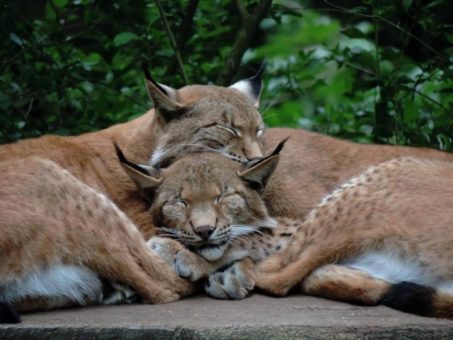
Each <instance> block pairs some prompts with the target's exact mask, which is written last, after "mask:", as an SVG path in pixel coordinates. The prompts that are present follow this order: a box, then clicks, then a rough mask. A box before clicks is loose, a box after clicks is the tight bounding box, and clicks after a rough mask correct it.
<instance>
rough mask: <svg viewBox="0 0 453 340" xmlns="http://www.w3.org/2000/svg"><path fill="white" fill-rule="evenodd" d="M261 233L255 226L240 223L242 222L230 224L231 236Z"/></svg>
mask: <svg viewBox="0 0 453 340" xmlns="http://www.w3.org/2000/svg"><path fill="white" fill-rule="evenodd" d="M255 233H257V234H262V232H261V231H260V230H259V229H258V228H257V227H255V226H250V225H242V224H232V225H231V236H232V237H237V236H240V235H248V234H255Z"/></svg>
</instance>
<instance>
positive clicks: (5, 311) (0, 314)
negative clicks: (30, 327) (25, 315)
mask: <svg viewBox="0 0 453 340" xmlns="http://www.w3.org/2000/svg"><path fill="white" fill-rule="evenodd" d="M21 321H22V320H21V319H20V315H19V313H18V312H17V311H16V309H15V308H14V307H13V306H12V305H11V304H10V303H8V302H0V324H5V323H19V322H21Z"/></svg>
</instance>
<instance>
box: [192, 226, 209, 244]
mask: <svg viewBox="0 0 453 340" xmlns="http://www.w3.org/2000/svg"><path fill="white" fill-rule="evenodd" d="M213 232H214V227H213V226H212V225H201V226H199V227H198V228H197V229H196V230H195V233H196V234H197V235H198V236H200V237H201V238H202V239H203V240H204V241H207V240H208V239H209V237H210V236H211V235H212V233H213Z"/></svg>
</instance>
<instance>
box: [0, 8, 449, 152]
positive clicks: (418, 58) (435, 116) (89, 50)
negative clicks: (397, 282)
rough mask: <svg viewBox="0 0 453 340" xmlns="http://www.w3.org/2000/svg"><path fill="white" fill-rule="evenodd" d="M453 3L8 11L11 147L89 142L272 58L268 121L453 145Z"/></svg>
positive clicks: (361, 137) (1, 12) (1, 83)
mask: <svg viewBox="0 0 453 340" xmlns="http://www.w3.org/2000/svg"><path fill="white" fill-rule="evenodd" d="M451 18H453V1H450V0H434V1H422V0H401V1H392V0H344V1H321V0H318V1H314V0H313V1H309V0H300V1H290V0H287V1H284V0H281V1H279V0H274V1H272V0H249V1H245V0H244V1H241V0H236V1H234V0H209V1H208V0H171V1H170V0H131V1H126V0H113V1H101V0H34V1H28V0H14V1H12V0H11V1H3V2H0V38H1V41H2V47H1V50H0V53H1V58H0V142H10V141H14V140H17V139H19V138H25V137H34V136H38V135H41V134H44V133H56V134H63V135H67V134H78V133H81V132H85V131H93V130H98V129H101V128H104V127H107V126H109V125H112V124H114V123H117V122H122V121H126V120H129V119H132V118H134V117H137V116H138V115H140V114H142V113H143V112H145V111H146V110H147V109H148V108H149V106H150V103H149V100H148V99H147V96H146V93H145V89H144V86H143V74H142V70H141V64H142V63H143V62H146V63H147V64H148V65H149V67H150V69H151V71H152V74H153V77H154V78H155V79H156V80H157V81H159V82H161V83H164V84H166V85H169V86H173V87H181V86H183V85H185V84H187V83H201V84H207V83H214V84H219V85H228V84H230V83H232V82H233V81H234V80H237V79H239V78H242V77H247V76H250V75H252V74H253V73H254V71H256V69H257V68H258V67H259V65H260V64H261V62H262V61H263V60H266V61H267V70H266V73H265V89H264V93H263V97H262V106H261V111H262V112H263V115H264V116H265V120H266V122H267V124H268V125H269V126H290V127H303V128H307V129H310V130H314V131H320V132H322V133H327V134H330V135H334V136H338V137H341V138H346V139H351V140H355V141H360V142H375V143H391V144H405V145H416V146H431V147H435V148H439V149H443V150H450V151H451V150H453V22H452V21H451Z"/></svg>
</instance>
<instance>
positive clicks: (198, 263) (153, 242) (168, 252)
mask: <svg viewBox="0 0 453 340" xmlns="http://www.w3.org/2000/svg"><path fill="white" fill-rule="evenodd" d="M147 244H148V246H149V247H150V248H151V249H152V250H153V251H154V252H156V253H157V254H158V255H159V256H160V257H161V258H162V259H163V260H164V261H165V262H167V263H168V264H169V265H170V266H171V267H172V268H173V269H174V270H175V272H176V273H177V274H178V275H179V276H181V277H184V278H187V279H189V280H190V281H198V280H199V279H200V278H202V277H203V276H206V275H207V274H208V273H207V267H208V264H207V263H206V261H205V260H203V259H202V258H201V257H200V256H198V255H197V254H195V253H192V252H191V251H189V250H187V249H186V248H184V247H183V246H182V245H181V244H180V243H179V242H177V241H175V240H171V239H167V238H163V237H153V238H151V239H150V240H149V241H148V242H147Z"/></svg>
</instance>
